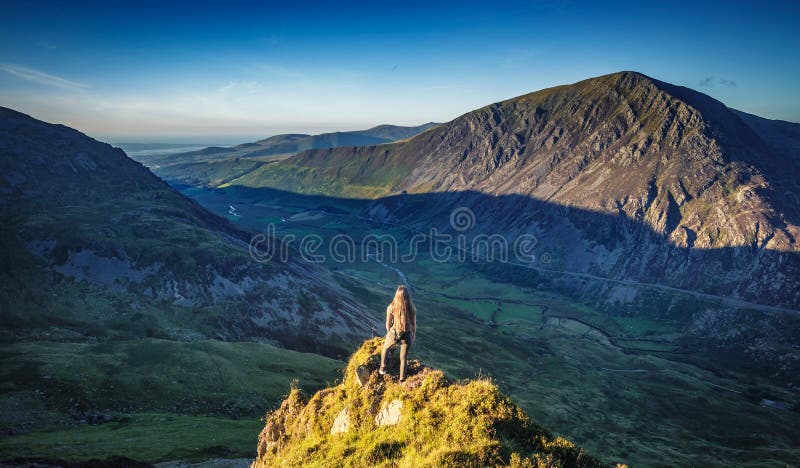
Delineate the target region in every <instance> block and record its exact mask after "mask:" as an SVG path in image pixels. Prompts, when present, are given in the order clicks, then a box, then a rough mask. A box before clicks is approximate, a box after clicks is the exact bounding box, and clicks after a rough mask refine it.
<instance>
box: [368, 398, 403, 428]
mask: <svg viewBox="0 0 800 468" xmlns="http://www.w3.org/2000/svg"><path fill="white" fill-rule="evenodd" d="M402 409H403V402H402V401H400V400H399V399H397V398H395V399H394V400H392V402H391V403H389V404H388V405H384V407H383V408H382V409H381V412H380V413H378V415H377V416H375V425H376V426H395V425H397V423H399V422H400V417H401V416H402V413H401V412H400V410H402Z"/></svg>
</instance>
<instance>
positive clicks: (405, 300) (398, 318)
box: [389, 285, 417, 332]
mask: <svg viewBox="0 0 800 468" xmlns="http://www.w3.org/2000/svg"><path fill="white" fill-rule="evenodd" d="M389 307H391V309H392V321H393V322H394V325H393V326H394V329H395V330H397V331H398V332H404V331H409V330H411V329H412V328H413V327H414V324H415V323H416V320H417V309H416V308H415V307H414V304H413V303H412V302H411V296H410V295H409V294H408V288H406V287H405V286H403V285H400V286H398V287H397V292H395V293H394V299H393V300H392V303H391V304H389Z"/></svg>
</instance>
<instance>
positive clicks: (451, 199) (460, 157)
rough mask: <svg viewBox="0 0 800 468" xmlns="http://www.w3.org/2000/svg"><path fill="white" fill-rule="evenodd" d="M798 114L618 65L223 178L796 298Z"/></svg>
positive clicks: (667, 277)
mask: <svg viewBox="0 0 800 468" xmlns="http://www.w3.org/2000/svg"><path fill="white" fill-rule="evenodd" d="M798 128H800V125H798V124H792V123H788V122H775V121H769V120H766V119H761V118H758V117H755V116H748V115H745V114H743V113H740V112H737V111H734V110H731V109H729V108H727V107H726V106H725V105H724V104H722V103H720V102H719V101H716V100H714V99H712V98H710V97H709V96H706V95H704V94H701V93H699V92H696V91H693V90H691V89H688V88H683V87H679V86H674V85H671V84H668V83H664V82H661V81H658V80H655V79H652V78H650V77H647V76H645V75H642V74H640V73H635V72H621V73H615V74H612V75H607V76H602V77H598V78H593V79H589V80H585V81H581V82H579V83H575V84H572V85H566V86H558V87H555V88H550V89H545V90H542V91H538V92H534V93H531V94H527V95H524V96H520V97H517V98H513V99H509V100H506V101H502V102H498V103H495V104H492V105H489V106H486V107H483V108H481V109H478V110H475V111H472V112H469V113H467V114H465V115H462V116H460V117H458V118H456V119H455V120H453V121H451V122H448V123H445V124H442V125H440V126H438V127H436V128H434V129H432V130H430V131H427V132H424V133H422V134H420V135H417V136H416V137H413V138H411V139H408V140H405V141H401V142H396V143H392V144H383V145H374V146H360V147H340V148H328V149H317V150H309V151H304V152H302V153H299V154H297V155H295V156H292V157H290V158H288V159H285V160H283V161H280V162H276V163H273V164H267V165H260V166H256V167H253V168H251V169H248V170H247V171H246V172H244V173H243V174H241V175H240V176H239V177H238V178H236V179H233V180H228V181H227V182H226V184H227V185H242V186H248V187H270V188H276V189H281V190H288V191H293V192H299V193H308V194H326V195H332V196H344V197H361V198H372V199H376V201H375V203H373V205H372V207H371V209H370V210H369V211H368V213H366V214H368V215H369V216H372V217H376V218H379V219H381V220H383V221H390V222H395V223H398V222H400V223H404V224H411V225H415V224H416V225H417V227H419V226H422V225H430V224H431V223H433V224H436V223H438V224H439V225H443V226H444V227H446V226H447V221H448V219H449V218H448V214H449V212H450V211H452V210H453V209H454V208H456V207H468V208H470V209H471V210H472V211H473V212H474V214H475V222H476V225H475V229H473V231H471V233H472V234H473V235H474V234H477V233H479V232H482V233H487V234H488V233H500V234H503V235H505V236H508V237H509V238H511V240H513V239H514V238H516V237H517V236H519V235H521V234H531V235H534V236H535V237H536V238H537V242H538V243H537V247H538V248H539V249H540V251H545V252H547V253H548V259H549V262H548V264H546V265H542V264H539V265H538V266H539V267H543V268H547V269H553V270H558V271H570V272H577V273H581V274H587V275H593V276H598V277H602V278H610V279H615V280H630V281H635V282H643V283H657V284H659V285H665V286H669V287H674V288H681V289H688V290H692V291H701V292H704V293H710V294H717V295H724V296H732V297H736V298H741V299H746V300H749V301H754V302H759V303H764V304H768V305H773V306H782V307H790V308H798V307H800V281H798V278H800V260H798V254H799V253H800V244H798V241H797V238H798V235H800V227H798V226H799V225H800V204H798V198H797V197H798V195H797V194H800V186H799V185H798V180H799V179H798V177H797V174H798V173H800V158H798V152H797V148H798V147H800V143H798V142H800V140H798V132H799V130H798ZM403 194H409V196H410V195H411V194H415V196H416V197H415V200H416V201H415V202H414V203H413V204H412V203H410V200H407V199H405V198H404V195H403ZM417 195H419V196H417ZM426 198H427V199H428V200H431V203H425V202H424V199H426ZM434 199H435V202H434V201H433V200H434ZM404 200H405V201H404ZM412 205H413V206H412ZM612 289H613V286H612Z"/></svg>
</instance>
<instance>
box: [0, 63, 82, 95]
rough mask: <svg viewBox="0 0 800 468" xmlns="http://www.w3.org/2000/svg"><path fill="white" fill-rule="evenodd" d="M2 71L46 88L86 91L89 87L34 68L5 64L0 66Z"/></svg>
mask: <svg viewBox="0 0 800 468" xmlns="http://www.w3.org/2000/svg"><path fill="white" fill-rule="evenodd" d="M0 70H3V71H4V72H6V73H10V74H12V75H14V76H16V77H17V78H22V79H23V80H26V81H30V82H32V83H37V84H41V85H45V86H53V87H56V88H62V89H72V90H77V89H86V88H88V87H89V85H87V84H85V83H79V82H77V81H71V80H67V79H65V78H61V77H60V76H55V75H51V74H49V73H45V72H41V71H39V70H34V69H33V68H28V67H22V66H19V65H12V64H8V63H3V64H0Z"/></svg>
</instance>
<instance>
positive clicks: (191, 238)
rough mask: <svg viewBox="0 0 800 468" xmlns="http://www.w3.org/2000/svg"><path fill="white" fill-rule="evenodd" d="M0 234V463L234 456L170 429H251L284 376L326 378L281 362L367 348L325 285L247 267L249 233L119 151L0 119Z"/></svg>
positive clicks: (299, 267) (283, 270)
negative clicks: (360, 343) (358, 344)
mask: <svg viewBox="0 0 800 468" xmlns="http://www.w3.org/2000/svg"><path fill="white" fill-rule="evenodd" d="M0 221H2V222H1V223H0V245H1V246H2V248H1V249H0V323H1V324H2V331H0V363H2V366H0V367H2V371H0V375H1V376H2V382H3V384H2V388H0V426H2V427H3V436H4V438H3V440H2V443H0V459H2V460H6V459H9V458H15V457H20V456H46V457H53V456H59V457H65V458H67V459H69V460H76V459H77V460H84V459H86V458H89V457H92V456H96V457H106V456H109V455H111V454H115V453H120V454H124V455H128V456H133V457H134V458H137V459H140V460H146V461H160V460H163V457H184V456H186V457H190V458H193V457H205V458H208V457H210V456H213V455H214V454H217V455H218V454H219V453H220V450H222V451H224V452H226V453H227V452H229V451H230V453H231V454H234V455H235V454H240V455H241V454H243V453H245V454H246V453H247V452H248V451H249V450H251V447H244V448H243V447H242V446H241V444H240V443H239V442H238V441H237V442H236V443H235V444H234V445H233V446H225V445H220V444H224V443H227V442H223V440H226V441H227V440H234V439H237V437H235V436H231V437H230V438H225V439H220V440H219V441H217V442H214V441H213V440H212V439H211V438H209V440H208V443H207V444H206V443H202V444H198V445H195V444H192V445H191V447H189V446H188V444H186V443H185V442H184V441H183V440H182V439H181V437H183V436H184V435H185V434H186V432H181V431H186V430H187V427H192V424H194V425H195V427H196V426H197V424H201V427H202V429H198V430H203V431H208V432H209V433H213V432H214V431H215V430H217V429H215V426H216V427H219V425H223V426H226V427H230V428H231V429H230V430H231V434H234V435H235V434H240V433H244V434H246V433H248V432H251V431H252V430H253V429H252V424H253V421H254V418H255V413H256V412H260V411H261V410H262V409H263V408H264V407H265V406H268V405H271V404H273V403H274V402H275V400H276V399H277V398H279V397H280V394H281V392H282V390H281V389H282V388H285V385H286V384H287V383H288V382H289V381H290V380H291V379H292V378H294V377H295V376H296V375H297V374H298V373H301V374H302V375H307V376H308V377H307V379H306V380H307V382H308V383H309V385H311V388H319V386H321V385H322V384H324V382H325V381H326V380H329V379H332V378H333V377H334V376H335V372H336V371H335V369H336V368H337V366H338V365H339V361H336V360H334V359H329V358H325V357H323V356H320V355H317V354H308V353H299V352H296V351H290V350H288V349H286V348H290V349H294V350H299V351H314V352H317V353H320V354H326V355H328V356H333V357H338V356H341V355H343V354H344V353H345V351H344V350H345V349H347V348H348V347H349V344H350V343H354V342H356V341H360V340H362V339H363V338H364V337H365V336H369V335H370V326H371V324H372V321H371V319H370V317H369V315H368V314H366V313H365V308H364V306H363V305H361V304H360V303H358V302H357V301H355V300H354V299H353V298H352V297H351V296H350V294H349V293H347V292H346V291H345V290H343V289H342V288H341V287H339V286H338V285H337V284H336V282H334V281H333V280H332V278H331V274H330V273H329V272H328V271H326V270H323V269H321V268H317V267H312V266H309V265H306V264H302V263H299V262H296V261H294V260H292V259H291V258H292V257H290V259H289V261H287V262H281V261H278V260H275V261H271V262H264V263H260V262H256V261H254V259H253V258H251V256H250V255H249V252H248V242H249V240H250V236H251V234H249V233H246V232H243V231H241V230H239V229H238V228H235V227H233V226H231V225H230V224H229V223H228V222H227V221H226V220H223V219H221V218H219V217H217V216H215V215H212V214H211V213H209V212H208V211H206V210H205V209H203V208H202V207H200V206H199V205H197V204H196V203H194V202H193V201H191V200H189V199H187V198H185V197H183V196H182V195H180V194H178V193H177V192H175V191H174V190H173V189H171V188H170V187H169V186H168V185H167V184H166V183H164V182H163V181H162V180H160V179H158V178H157V177H155V176H154V175H153V174H152V173H151V172H150V171H149V170H148V169H146V168H145V167H143V166H142V165H141V164H139V163H136V162H134V161H132V160H131V159H129V158H128V157H127V156H126V155H125V153H124V152H122V151H121V150H119V149H115V148H112V147H111V146H109V145H107V144H104V143H100V142H98V141H95V140H93V139H91V138H89V137H87V136H85V135H83V134H81V133H79V132H77V131H75V130H73V129H70V128H67V127H64V126H61V125H52V124H47V123H44V122H41V121H38V120H35V119H33V118H31V117H29V116H27V115H24V114H21V113H18V112H15V111H13V110H10V109H5V108H0ZM256 389H257V390H256ZM244 417H249V418H253V419H251V420H248V421H250V422H247V421H243V422H241V423H237V422H232V421H233V419H239V418H244ZM165 418H168V419H169V421H170V423H169V424H164V423H163V421H165ZM231 418H233V419H231ZM173 421H174V422H173ZM112 422H113V423H114V424H108V423H112ZM87 426H91V427H87ZM113 429H120V431H115V430H113ZM191 431H192V433H194V429H192V430H191ZM137 433H139V434H141V433H146V434H147V436H146V437H145V438H144V439H141V438H139V437H140V436H139V435H136V434H137ZM176 434H177V435H178V436H177V437H176ZM133 439H136V440H139V441H140V442H138V443H137V445H136V447H140V448H142V451H141V452H138V451H137V450H136V449H135V448H133V446H132V445H131V444H130V440H133ZM53 440H55V441H56V442H57V445H58V446H59V452H58V453H57V454H56V455H54V453H53V451H52V445H48V442H47V441H53ZM139 443H140V444H141V445H138V444H139ZM220 447H222V448H220Z"/></svg>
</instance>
